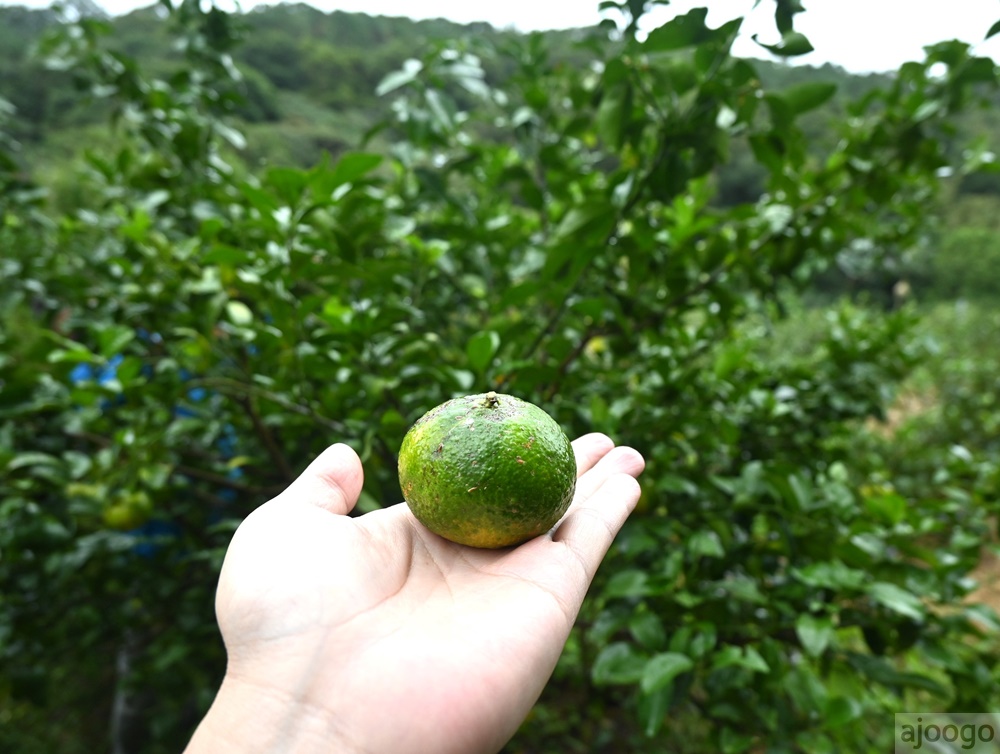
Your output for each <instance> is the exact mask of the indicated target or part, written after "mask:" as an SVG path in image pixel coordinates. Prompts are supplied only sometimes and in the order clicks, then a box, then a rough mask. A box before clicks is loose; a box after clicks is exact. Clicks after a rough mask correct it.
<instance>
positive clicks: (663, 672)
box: [640, 652, 694, 694]
mask: <svg viewBox="0 0 1000 754" xmlns="http://www.w3.org/2000/svg"><path fill="white" fill-rule="evenodd" d="M693 667H694V663H693V662H692V661H691V658H690V657H688V656H687V655H682V654H680V653H679V652H661V653H660V654H658V655H654V656H653V657H651V658H650V659H649V661H648V662H647V663H646V667H645V668H644V669H643V671H642V680H641V682H640V686H641V688H642V690H643V691H644V692H646V693H647V694H651V693H652V692H654V691H657V690H659V689H661V688H663V687H664V686H666V685H667V684H668V683H671V682H672V681H673V680H674V678H676V677H677V676H679V675H680V674H681V673H686V672H687V671H689V670H691V668H693Z"/></svg>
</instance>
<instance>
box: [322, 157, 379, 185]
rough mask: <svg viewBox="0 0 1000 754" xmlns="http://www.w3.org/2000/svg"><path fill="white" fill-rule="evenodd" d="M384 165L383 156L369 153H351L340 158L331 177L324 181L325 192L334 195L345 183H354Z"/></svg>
mask: <svg viewBox="0 0 1000 754" xmlns="http://www.w3.org/2000/svg"><path fill="white" fill-rule="evenodd" d="M381 164H382V156H381V155H377V154H369V153H368V152H351V153H350V154H346V155H344V156H343V157H341V158H340V160H338V162H337V166H336V167H335V168H334V169H333V172H332V173H331V174H329V177H327V178H324V180H323V182H322V183H323V189H322V190H323V191H324V192H326V193H333V191H334V189H336V188H337V187H338V186H342V185H344V184H345V183H353V182H354V181H356V180H358V179H359V178H361V177H362V176H364V175H366V174H368V173H370V172H371V171H373V170H374V169H375V168H377V167H378V166H379V165H381Z"/></svg>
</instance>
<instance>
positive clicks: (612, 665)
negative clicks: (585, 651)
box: [591, 641, 647, 685]
mask: <svg viewBox="0 0 1000 754" xmlns="http://www.w3.org/2000/svg"><path fill="white" fill-rule="evenodd" d="M646 662H647V658H646V657H645V656H643V655H642V654H640V653H639V652H638V651H636V649H635V648H634V647H633V646H632V645H631V644H626V643H625V642H621V641H618V642H614V643H612V644H608V645H607V646H606V647H604V648H603V649H602V650H601V651H600V653H599V654H598V655H597V658H596V659H595V660H594V667H593V668H592V669H591V677H592V678H593V680H594V683H596V684H598V685H602V684H609V685H610V684H629V683H637V682H638V681H639V680H640V679H641V678H642V675H643V673H644V672H645V669H646Z"/></svg>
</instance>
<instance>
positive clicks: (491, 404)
mask: <svg viewBox="0 0 1000 754" xmlns="http://www.w3.org/2000/svg"><path fill="white" fill-rule="evenodd" d="M483 405H484V406H485V407H486V408H496V407H497V406H499V405H500V399H499V398H497V394H496V392H495V391H493V390H490V392H488V393H487V394H486V400H485V401H484V402H483Z"/></svg>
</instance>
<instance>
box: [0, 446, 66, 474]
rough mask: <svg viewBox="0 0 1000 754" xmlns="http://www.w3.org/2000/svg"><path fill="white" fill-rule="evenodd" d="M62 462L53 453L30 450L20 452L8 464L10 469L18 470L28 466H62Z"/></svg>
mask: <svg viewBox="0 0 1000 754" xmlns="http://www.w3.org/2000/svg"><path fill="white" fill-rule="evenodd" d="M61 465H62V462H61V461H60V460H59V459H58V458H56V457H55V456H53V455H49V454H48V453H41V452H38V451H28V452H26V453H18V454H17V455H16V456H14V458H12V459H11V461H10V462H9V463H8V464H7V470H8V471H16V470H17V469H23V468H25V467H28V466H56V467H58V466H61Z"/></svg>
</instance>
